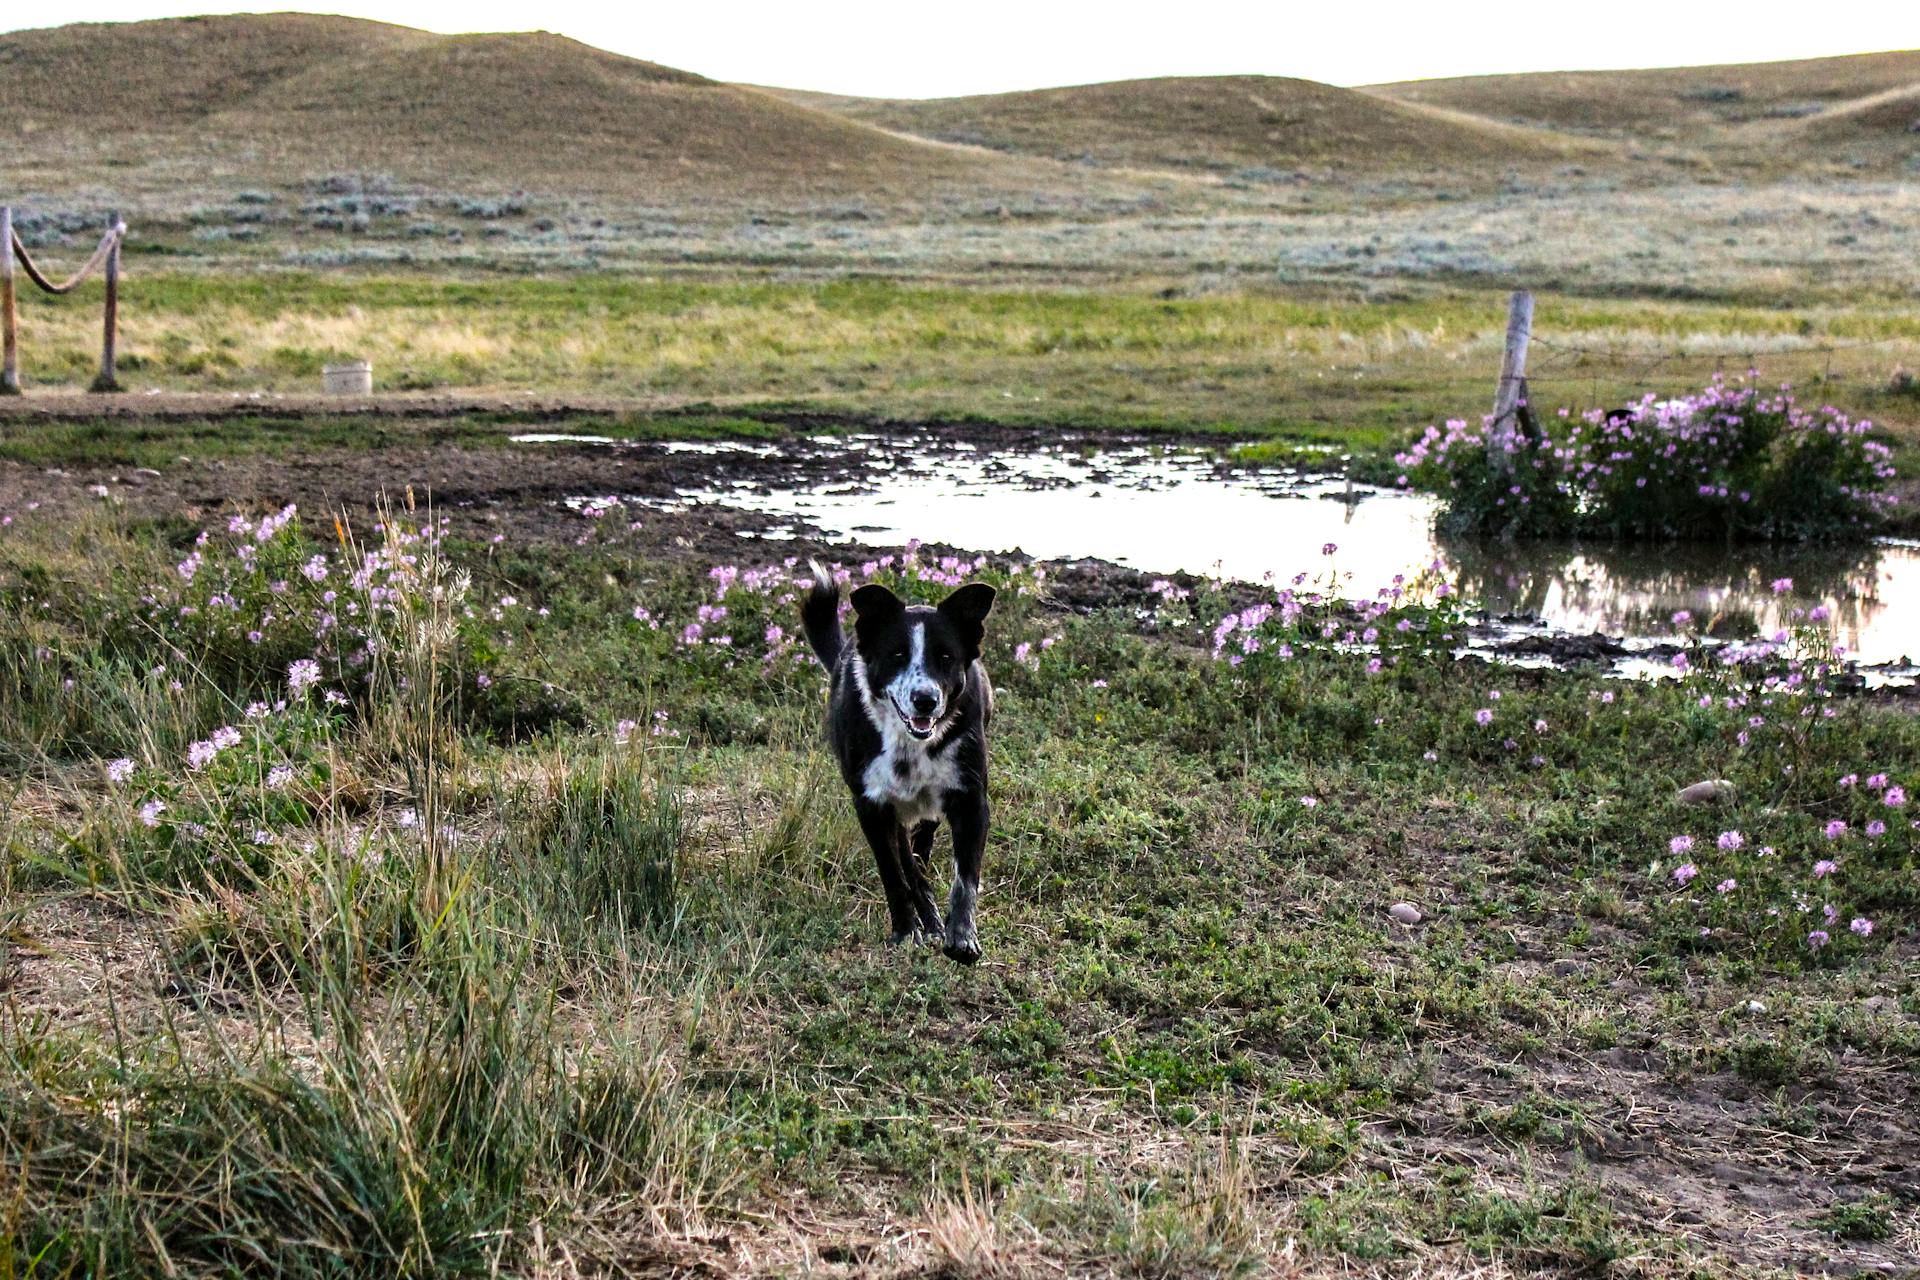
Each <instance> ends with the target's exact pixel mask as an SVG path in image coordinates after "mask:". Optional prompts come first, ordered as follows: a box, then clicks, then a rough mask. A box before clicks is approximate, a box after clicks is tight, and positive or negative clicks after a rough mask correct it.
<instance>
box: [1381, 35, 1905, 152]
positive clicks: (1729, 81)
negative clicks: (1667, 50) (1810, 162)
mask: <svg viewBox="0 0 1920 1280" xmlns="http://www.w3.org/2000/svg"><path fill="white" fill-rule="evenodd" d="M1916 89H1920V50H1907V51H1904V52H1889V53H1865V54H1856V55H1852V56H1848V57H1839V58H1808V59H1803V60H1799V61H1793V62H1760V63H1748V64H1740V65H1732V66H1706V67H1674V68H1664V69H1658V70H1647V71H1555V72H1536V73H1530V74H1525V75H1504V76H1468V77H1462V78H1457V79H1445V80H1412V81H1405V82H1402V83H1398V84H1383V85H1373V86H1370V87H1369V89H1368V92H1370V93H1373V94H1377V95H1379V96H1381V97H1383V98H1386V99H1389V100H1391V101H1394V102H1401V103H1410V104H1417V105H1421V106H1430V107H1442V108H1446V109H1449V110H1454V111H1464V112H1470V113H1472V114H1475V115H1478V116H1482V117H1485V118H1487V119H1491V120H1504V121H1507V122H1510V123H1513V124H1517V125H1524V126H1527V127H1531V128H1539V129H1554V130H1561V131H1564V132H1567V133H1577V134H1585V135H1590V136H1596V137H1604V138H1612V139H1621V140H1630V141H1642V142H1645V141H1662V140H1682V141H1692V142H1696V143H1704V144H1706V145H1709V146H1710V145H1711V144H1712V143H1713V142H1714V141H1715V138H1714V137H1713V136H1707V137H1704V138H1703V137H1702V136H1701V131H1702V130H1703V129H1705V130H1711V131H1714V132H1715V133H1717V134H1718V135H1719V138H1718V140H1719V141H1722V142H1732V143H1738V142H1740V141H1742V140H1751V141H1755V142H1758V141H1761V140H1765V139H1770V138H1774V137H1776V136H1779V135H1781V134H1784V135H1785V136H1787V137H1804V138H1806V139H1807V140H1808V141H1819V142H1824V143H1828V144H1831V143H1834V142H1836V141H1841V140H1850V139H1851V138H1853V137H1856V136H1861V135H1860V134H1859V133H1857V132H1853V131H1851V130H1852V127H1853V126H1861V127H1863V128H1864V129H1865V130H1866V131H1867V132H1868V133H1871V132H1872V131H1874V130H1877V129H1879V128H1881V127H1882V125H1883V124H1885V123H1887V121H1883V120H1882V119H1881V117H1880V116H1878V115H1877V114H1875V112H1876V108H1873V107H1870V106H1868V104H1870V103H1874V102H1876V101H1877V102H1879V103H1880V104H1882V106H1888V107H1890V109H1892V110H1893V112H1894V115H1893V117H1892V123H1894V124H1897V126H1898V128H1899V129H1901V130H1904V129H1907V128H1909V127H1910V126H1911V125H1912V123H1913V121H1914V118H1915V115H1916V114H1920V113H1908V114H1905V115H1901V114H1899V111H1900V110H1901V108H1899V107H1898V106H1897V101H1898V97H1899V95H1900V94H1901V93H1903V92H1907V93H1911V92H1912V91H1914V90H1916ZM1889 95H1892V96H1891V97H1890V96H1889ZM1909 101H1911V99H1909ZM1862 107H1866V108H1867V110H1866V111H1865V112H1862V111H1860V110H1859V108H1862ZM1796 120H1819V121H1822V122H1823V123H1822V124H1821V125H1818V126H1811V127H1808V128H1806V129H1800V130H1784V131H1782V130H1775V129H1772V128H1771V127H1770V126H1773V125H1776V124H1778V123H1779V122H1782V121H1796ZM1828 126H1832V127H1828Z"/></svg>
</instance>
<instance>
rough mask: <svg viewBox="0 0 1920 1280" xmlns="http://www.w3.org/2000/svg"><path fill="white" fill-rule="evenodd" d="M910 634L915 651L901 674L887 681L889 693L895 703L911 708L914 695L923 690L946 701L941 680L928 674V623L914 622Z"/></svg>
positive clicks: (904, 707)
mask: <svg viewBox="0 0 1920 1280" xmlns="http://www.w3.org/2000/svg"><path fill="white" fill-rule="evenodd" d="M909 634H910V635H911V637H912V642H913V651H912V653H911V654H910V655H909V656H908V658H907V665H906V666H905V667H903V668H901V671H900V674H899V675H897V676H895V677H894V678H893V679H892V680H889V681H888V682H887V693H888V694H889V695H890V696H891V697H892V698H893V704H894V705H895V706H896V707H901V708H903V709H911V708H912V706H913V695H914V694H916V693H921V692H926V693H931V694H933V696H934V697H935V698H939V699H941V700H942V701H944V700H945V699H944V698H943V697H942V691H941V688H940V684H939V682H938V681H936V680H935V679H934V678H933V677H932V676H930V675H928V674H927V624H926V623H924V622H916V623H914V624H913V629H912V631H911V632H910V633H909Z"/></svg>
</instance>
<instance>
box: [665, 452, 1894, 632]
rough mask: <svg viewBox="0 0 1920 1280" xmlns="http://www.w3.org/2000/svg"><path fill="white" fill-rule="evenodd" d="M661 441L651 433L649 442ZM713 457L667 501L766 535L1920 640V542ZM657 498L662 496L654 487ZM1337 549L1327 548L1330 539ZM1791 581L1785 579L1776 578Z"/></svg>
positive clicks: (1506, 607) (1183, 466)
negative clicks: (1624, 533) (1736, 533)
mask: <svg viewBox="0 0 1920 1280" xmlns="http://www.w3.org/2000/svg"><path fill="white" fill-rule="evenodd" d="M643 447H654V448H659V447H662V446H643ZM667 447H670V448H672V449H674V450H675V451H676V452H686V451H701V452H708V453H710V454H711V455H712V461H713V463H714V469H713V472H712V480H711V482H710V483H708V484H705V485H703V486H700V487H694V488H683V489H681V490H679V497H678V498H677V499H675V500H674V503H675V505H679V504H696V503H708V502H712V503H722V504H725V505H728V506H732V507H735V508H738V509H742V510H747V511H752V512H757V513H761V514H763V515H764V516H765V517H766V523H765V525H764V526H763V527H762V528H761V530H760V531H759V532H760V534H761V536H767V537H774V538H781V537H788V536H793V535H794V534H796V533H799V532H812V531H815V530H817V531H819V532H821V533H823V534H824V535H825V536H826V537H827V538H829V539H831V540H840V541H849V542H859V543H868V544H873V545H881V546H885V545H893V544H898V543H902V542H905V541H907V540H908V539H909V538H918V539H920V540H921V541H923V542H936V543H948V544H951V545H954V546H958V547H966V548H969V549H972V550H977V551H988V552H1008V551H1022V552H1025V553H1026V554H1028V555H1031V556H1034V557H1037V558H1040V559H1080V558H1085V557H1097V558H1099V559H1103V560H1110V561H1114V562H1116V563H1118V564H1123V565H1127V566H1129V567H1132V568H1135V569H1140V570H1143V571H1147V572H1174V571H1183V572H1187V573H1194V574H1203V575H1215V576H1219V577H1228V578H1237V579H1241V580H1245V581H1250V582H1260V581H1273V582H1276V583H1290V582H1291V581H1292V580H1293V579H1294V577H1295V575H1297V574H1301V573H1305V574H1307V575H1308V576H1309V579H1310V580H1313V581H1316V582H1321V583H1324V581H1325V579H1326V577H1327V575H1328V574H1329V573H1330V572H1332V573H1337V574H1338V575H1339V576H1340V579H1341V584H1342V590H1343V591H1345V592H1347V593H1349V594H1371V593H1372V591H1373V590H1374V589H1375V588H1377V587H1380V586H1383V585H1385V584H1387V583H1388V582H1389V581H1390V580H1391V579H1392V578H1393V576H1394V575H1395V574H1409V575H1410V574H1412V573H1415V572H1418V571H1419V570H1421V569H1423V568H1425V567H1427V566H1429V565H1432V564H1434V563H1435V562H1436V561H1437V562H1438V564H1439V566H1440V569H1441V571H1442V572H1443V573H1444V574H1446V575H1447V577H1448V578H1449V579H1450V580H1451V581H1452V582H1453V583H1454V584H1455V585H1456V586H1457V587H1458V588H1459V589H1460V591H1461V592H1462V593H1463V594H1464V595H1465V596H1467V597H1468V598H1470V599H1473V600H1477V601H1480V602H1481V603H1482V604H1483V605H1484V606H1485V607H1486V609H1487V610H1488V611H1489V612H1490V613H1492V614H1494V615H1496V616H1498V615H1519V616H1521V617H1524V618H1528V619H1536V620H1537V623H1538V624H1539V625H1542V626H1544V627H1546V628H1550V629H1552V630H1555V631H1565V632H1574V633H1581V634H1585V633H1589V632H1594V631H1599V632H1603V633H1605V634H1607V635H1610V636H1620V637H1627V638H1629V639H1630V640H1632V639H1638V640H1642V641H1653V640H1659V639H1670V638H1672V637H1673V636H1674V633H1675V627H1674V625H1673V623H1672V621H1671V619H1672V616H1673V614H1674V613H1675V612H1677V611H1679V610H1682V609H1684V610H1689V611H1691V613H1692V614H1693V616H1694V618H1695V619H1696V620H1698V622H1699V623H1700V624H1704V625H1707V626H1709V627H1710V628H1711V630H1712V632H1713V633H1714V634H1716V635H1724V636H1728V637H1734V636H1745V635H1751V634H1754V633H1756V632H1759V633H1768V632H1772V631H1774V630H1776V629H1778V628H1779V627H1781V626H1783V625H1785V624H1786V623H1787V622H1788V621H1789V618H1790V615H1791V613H1792V611H1793V610H1795V609H1803V610H1804V609H1812V608H1814V607H1815V606H1822V605H1824V606H1825V607H1826V609H1827V610H1828V611H1829V612H1830V614H1831V615H1832V616H1831V622H1830V625H1831V627H1832V630H1833V633H1834V638H1835V640H1836V641H1837V642H1838V643H1840V644H1842V645H1844V646H1846V648H1847V650H1848V653H1849V654H1850V655H1851V656H1853V657H1854V658H1856V659H1857V660H1858V661H1860V662H1861V663H1863V664H1868V665H1877V664H1888V663H1900V662H1902V661H1903V659H1905V658H1906V657H1908V655H1916V656H1920V545H1916V544H1910V543H1898V542H1889V541H1883V542H1879V543H1874V544H1871V545H1868V546H1862V547H1852V548H1847V549H1844V550H1834V549H1830V548H1801V547H1781V548H1771V547H1757V548H1732V549H1729V548H1725V547H1720V548H1713V547H1701V546H1677V547H1676V546H1660V547H1627V548H1620V547H1613V546H1593V545H1589V546H1580V545H1574V544H1570V543H1543V542H1530V543H1522V544H1518V545H1505V544H1499V543H1488V542H1476V541H1462V540H1452V539H1446V540H1443V539H1440V538H1438V537H1436V535H1435V534H1434V532H1433V515H1434V512H1435V509H1436V504H1435V501H1434V499H1432V498H1430V497H1428V496H1425V495H1421V494H1410V493H1403V492H1398V491H1395V490H1389V489H1378V488H1373V487H1370V486H1365V485H1354V486H1349V485H1348V484H1347V483H1346V482H1345V481H1343V480H1341V479H1339V478H1337V477H1335V478H1329V477H1327V476H1324V475H1312V474H1304V473H1300V472H1294V471H1286V470H1270V469H1255V468H1240V467H1235V466H1233V465H1232V464H1231V463H1227V464H1222V463H1220V462H1219V461H1218V460H1217V459H1215V458H1213V457H1211V456H1208V455H1204V454H1199V453H1194V452H1188V451H1181V450H1174V449H1168V448H1164V447H1155V446H1145V445H1128V446H1122V447H1115V448H1108V449H1101V450H1085V449H1079V448H1067V447H1037V448H1028V449H1019V450H1000V449H993V448H988V447H983V446H975V445H971V444H967V443H959V442H954V441H950V440H945V439H941V438H935V437H926V438H921V439H905V440H903V439H901V438H899V437H888V438H881V437H852V438H844V439H843V438H838V437H818V438H816V439H815V440H813V441H811V442H810V443H809V447H808V451H807V452H806V453H805V454H804V455H795V456H791V457H789V456H788V455H787V454H786V453H785V452H784V451H780V450H776V449H774V448H772V447H770V446H765V445H685V444H681V445H674V446H667ZM654 501H655V503H656V504H657V503H658V500H657V499H656V500H654ZM1329 545H1331V546H1332V547H1333V548H1335V549H1334V551H1333V552H1332V553H1331V554H1327V553H1326V548H1327V547H1328V546H1329ZM1782 578H1790V579H1792V581H1793V589H1792V590H1791V591H1789V592H1785V593H1776V592H1775V591H1774V590H1773V589H1772V584H1773V583H1774V582H1776V581H1777V580H1779V579H1782Z"/></svg>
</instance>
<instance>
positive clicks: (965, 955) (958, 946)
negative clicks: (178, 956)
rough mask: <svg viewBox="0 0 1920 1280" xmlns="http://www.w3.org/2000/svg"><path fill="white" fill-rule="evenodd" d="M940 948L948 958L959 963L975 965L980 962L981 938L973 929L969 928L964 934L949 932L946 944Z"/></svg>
mask: <svg viewBox="0 0 1920 1280" xmlns="http://www.w3.org/2000/svg"><path fill="white" fill-rule="evenodd" d="M940 950H941V951H943V952H944V953H945V954H946V957H947V959H949V960H952V961H955V962H956V963H959V964H965V965H974V964H978V963H980V939H978V938H976V937H975V936H974V935H973V932H972V930H968V931H967V932H966V933H965V934H962V935H956V934H954V933H952V932H949V933H948V934H947V941H946V945H945V946H943V947H941V948H940Z"/></svg>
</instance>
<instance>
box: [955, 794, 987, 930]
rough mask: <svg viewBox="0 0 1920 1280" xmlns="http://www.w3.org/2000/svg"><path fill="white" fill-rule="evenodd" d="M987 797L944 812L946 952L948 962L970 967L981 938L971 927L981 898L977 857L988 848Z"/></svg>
mask: <svg viewBox="0 0 1920 1280" xmlns="http://www.w3.org/2000/svg"><path fill="white" fill-rule="evenodd" d="M990 816H991V815H990V813H989V811H988V808H987V797H986V796H985V795H984V794H982V795H980V796H978V797H977V798H975V799H973V800H972V801H971V802H967V803H960V804H955V805H953V806H952V807H951V808H949V809H948V811H947V825H948V826H949V827H950V828H951V829H952V831H953V892H952V894H951V895H950V896H949V897H948V900H947V942H946V948H945V950H946V953H947V958H948V959H950V960H958V961H959V962H960V963H961V964H973V963H975V962H976V961H978V960H979V959H980V939H979V936H978V935H977V934H976V933H975V932H974V927H973V904H974V903H975V901H977V900H978V899H979V897H980V858H981V855H982V854H983V853H984V852H985V851H986V847H987V825H988V821H989V819H990Z"/></svg>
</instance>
